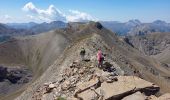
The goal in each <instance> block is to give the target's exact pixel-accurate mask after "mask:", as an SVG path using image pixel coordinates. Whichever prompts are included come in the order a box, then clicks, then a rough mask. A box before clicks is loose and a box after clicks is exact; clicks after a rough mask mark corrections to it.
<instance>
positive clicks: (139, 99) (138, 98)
mask: <svg viewBox="0 0 170 100" xmlns="http://www.w3.org/2000/svg"><path fill="white" fill-rule="evenodd" d="M122 100H146V96H145V95H143V94H142V93H141V92H136V93H134V94H132V95H129V96H127V97H124V98H123V99H122Z"/></svg>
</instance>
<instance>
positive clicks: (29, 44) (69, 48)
mask: <svg viewBox="0 0 170 100" xmlns="http://www.w3.org/2000/svg"><path fill="white" fill-rule="evenodd" d="M81 47H84V48H85V49H86V52H87V54H86V58H87V59H96V52H97V49H99V48H101V49H102V51H103V53H104V54H105V55H106V57H105V59H106V61H109V62H112V63H116V64H117V65H118V66H119V67H120V71H121V73H122V75H133V74H134V71H139V72H140V75H141V77H142V78H143V79H145V80H148V81H151V82H153V83H155V84H157V85H158V86H160V87H161V92H169V90H170V87H169V85H168V84H169V82H168V79H166V78H165V76H170V74H169V71H168V70H166V69H165V68H164V67H163V66H162V65H161V63H160V62H158V61H157V60H155V59H152V58H150V57H149V56H145V55H143V54H141V53H140V52H139V51H138V50H137V49H134V48H132V47H131V46H129V45H128V44H127V43H126V42H125V41H124V40H123V39H121V38H119V37H117V36H116V35H115V34H114V33H112V32H111V31H109V30H107V29H106V28H104V27H103V26H102V25H101V24H100V23H98V22H96V23H95V22H89V23H71V24H68V26H67V28H64V29H58V30H53V31H50V32H47V33H43V34H39V35H33V36H28V37H24V38H23V37H22V38H16V39H14V40H13V41H8V42H5V43H3V44H1V49H0V50H1V52H4V53H3V55H1V56H0V63H4V64H6V65H7V64H8V65H10V64H16V65H20V64H24V65H26V66H28V68H29V69H30V70H32V71H33V73H34V76H33V81H32V83H29V85H28V87H26V86H25V87H23V88H21V89H20V90H19V91H16V92H15V93H13V94H10V95H8V96H6V97H5V98H4V99H11V98H14V97H16V96H18V95H19V94H20V93H21V92H23V93H22V94H21V95H20V96H18V97H17V99H16V100H29V99H32V96H33V94H34V92H35V91H36V89H37V88H38V87H39V86H41V85H43V84H44V83H46V82H54V81H56V80H58V79H59V78H60V72H62V70H63V69H65V68H67V67H68V66H69V65H70V64H71V63H72V62H74V61H77V60H79V59H80V58H79V52H80V48H81ZM2 48H3V49H2ZM14 54H15V55H14ZM16 55H17V56H16ZM14 58H15V60H13V59H14ZM94 64H95V62H94ZM24 90H25V91H24Z"/></svg>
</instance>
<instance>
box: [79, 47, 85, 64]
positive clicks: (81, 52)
mask: <svg viewBox="0 0 170 100" xmlns="http://www.w3.org/2000/svg"><path fill="white" fill-rule="evenodd" d="M85 54H86V51H85V49H84V48H81V51H80V57H81V60H82V61H84V60H85V58H84V56H85Z"/></svg>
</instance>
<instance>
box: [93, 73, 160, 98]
mask: <svg viewBox="0 0 170 100" xmlns="http://www.w3.org/2000/svg"><path fill="white" fill-rule="evenodd" d="M117 79H118V81H116V82H113V83H107V82H103V83H102V84H101V87H99V88H97V89H96V91H97V92H98V93H100V91H104V93H105V95H104V98H105V99H122V98H123V97H125V96H127V95H129V94H132V93H134V92H136V91H142V92H146V93H151V94H154V93H156V92H157V91H159V87H158V86H156V85H154V84H153V83H151V82H148V81H145V80H143V79H140V78H138V77H135V76H117Z"/></svg>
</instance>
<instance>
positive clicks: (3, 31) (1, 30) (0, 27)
mask: <svg viewBox="0 0 170 100" xmlns="http://www.w3.org/2000/svg"><path fill="white" fill-rule="evenodd" d="M28 34H30V35H32V34H34V33H33V32H32V31H29V30H25V29H14V28H11V27H9V26H7V25H5V24H0V35H11V36H13V35H28Z"/></svg>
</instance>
